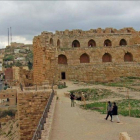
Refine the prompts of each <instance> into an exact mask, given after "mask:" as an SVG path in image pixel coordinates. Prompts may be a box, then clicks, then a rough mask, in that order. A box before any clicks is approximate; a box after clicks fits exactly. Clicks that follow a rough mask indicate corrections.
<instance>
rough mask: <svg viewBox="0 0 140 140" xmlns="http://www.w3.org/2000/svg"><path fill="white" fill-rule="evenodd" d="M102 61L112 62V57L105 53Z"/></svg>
mask: <svg viewBox="0 0 140 140" xmlns="http://www.w3.org/2000/svg"><path fill="white" fill-rule="evenodd" d="M102 62H112V57H111V55H110V54H109V53H105V54H104V55H103V57H102Z"/></svg>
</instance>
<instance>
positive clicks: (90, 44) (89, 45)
mask: <svg viewBox="0 0 140 140" xmlns="http://www.w3.org/2000/svg"><path fill="white" fill-rule="evenodd" d="M95 46H96V42H95V41H94V40H92V39H91V40H89V42H88V47H95Z"/></svg>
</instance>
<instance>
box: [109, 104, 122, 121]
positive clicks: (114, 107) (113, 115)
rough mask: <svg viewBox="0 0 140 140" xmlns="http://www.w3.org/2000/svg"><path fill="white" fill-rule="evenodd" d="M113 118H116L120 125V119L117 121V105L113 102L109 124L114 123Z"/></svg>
mask: <svg viewBox="0 0 140 140" xmlns="http://www.w3.org/2000/svg"><path fill="white" fill-rule="evenodd" d="M114 117H116V119H117V123H120V119H119V117H118V107H117V105H116V103H115V102H114V103H113V109H112V120H111V122H113V121H114Z"/></svg>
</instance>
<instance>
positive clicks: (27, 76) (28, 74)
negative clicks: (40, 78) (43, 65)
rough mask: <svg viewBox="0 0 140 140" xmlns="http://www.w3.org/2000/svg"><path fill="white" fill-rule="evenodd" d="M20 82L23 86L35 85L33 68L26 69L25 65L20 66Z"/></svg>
mask: <svg viewBox="0 0 140 140" xmlns="http://www.w3.org/2000/svg"><path fill="white" fill-rule="evenodd" d="M19 83H21V84H22V86H24V87H26V86H32V85H33V72H32V71H31V70H26V69H24V68H23V67H20V68H19Z"/></svg>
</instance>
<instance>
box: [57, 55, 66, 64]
mask: <svg viewBox="0 0 140 140" xmlns="http://www.w3.org/2000/svg"><path fill="white" fill-rule="evenodd" d="M58 64H67V57H66V56H65V55H63V54H61V55H59V56H58Z"/></svg>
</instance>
